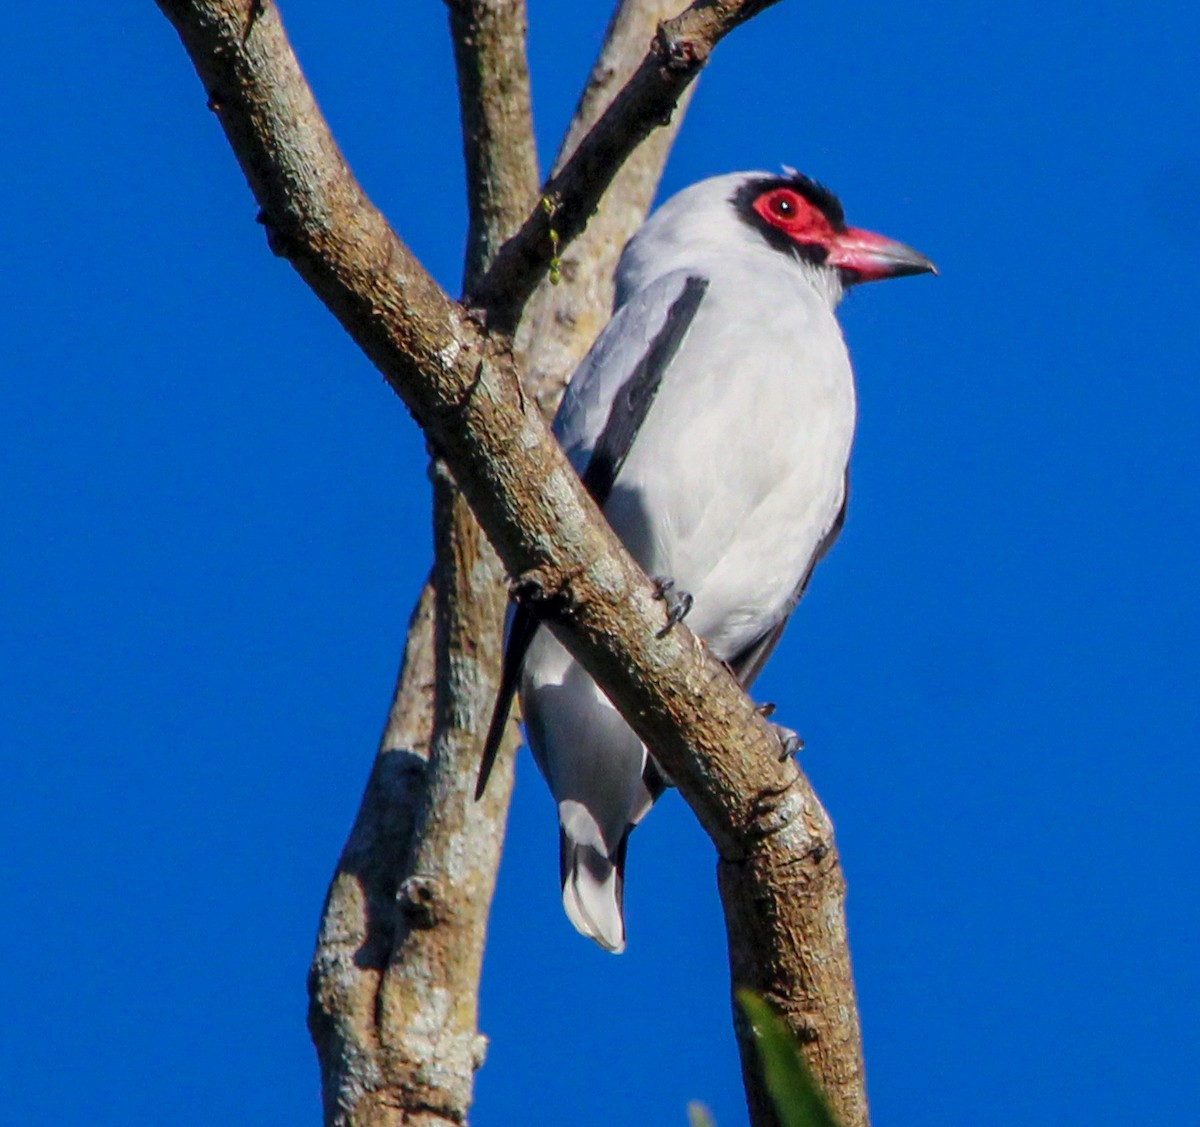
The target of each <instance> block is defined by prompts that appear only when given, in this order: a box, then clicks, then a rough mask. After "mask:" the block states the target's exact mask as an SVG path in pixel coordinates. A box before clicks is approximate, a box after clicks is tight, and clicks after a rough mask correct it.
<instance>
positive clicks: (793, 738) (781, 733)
mask: <svg viewBox="0 0 1200 1127" xmlns="http://www.w3.org/2000/svg"><path fill="white" fill-rule="evenodd" d="M771 727H772V728H774V729H775V736H776V738H777V739H778V740H779V747H780V755H779V762H780V763H782V762H783V761H784V760H785V759H790V758H791V757H792V756H793V755H796V754H798V753H799V752H801V751H803V750H804V741H803V740H802V739H801V738H800V735H799V733H798V732H793V731H792V729H791V728H785V727H784V726H783V725H782V724H772V725H771Z"/></svg>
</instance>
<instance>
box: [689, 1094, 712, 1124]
mask: <svg viewBox="0 0 1200 1127" xmlns="http://www.w3.org/2000/svg"><path fill="white" fill-rule="evenodd" d="M688 1123H689V1124H690V1125H691V1127H717V1125H716V1123H714V1122H713V1117H712V1112H711V1111H709V1110H708V1108H706V1107H705V1106H704V1105H703V1104H702V1103H700V1101H699V1100H692V1102H691V1103H690V1104H688Z"/></svg>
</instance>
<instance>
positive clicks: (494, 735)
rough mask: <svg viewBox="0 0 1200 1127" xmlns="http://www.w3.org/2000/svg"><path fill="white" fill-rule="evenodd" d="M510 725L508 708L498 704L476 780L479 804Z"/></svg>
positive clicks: (489, 728)
mask: <svg viewBox="0 0 1200 1127" xmlns="http://www.w3.org/2000/svg"><path fill="white" fill-rule="evenodd" d="M507 723H508V708H507V707H502V706H501V704H500V702H497V704H496V711H495V712H494V713H493V715H492V722H491V724H490V725H489V727H488V734H487V739H486V740H485V741H484V743H483V756H482V757H481V759H480V761H479V774H478V776H476V779H475V801H476V802H478V801H479V800H480V799H481V798H482V797H483V795H484V792H485V791H486V790H487V785H488V780H489V779H490V778H491V777H492V768H493V767H494V766H495V765H496V755H497V753H498V752H499V751H500V744H501V742H502V741H503V739H504V727H505V725H506V724H507Z"/></svg>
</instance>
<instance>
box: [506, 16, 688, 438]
mask: <svg viewBox="0 0 1200 1127" xmlns="http://www.w3.org/2000/svg"><path fill="white" fill-rule="evenodd" d="M683 8H684V3H683V0H626V2H625V3H623V4H621V5H620V6H619V7H618V8H617V10H616V12H615V13H614V15H613V18H612V22H611V23H610V24H609V27H608V33H607V35H606V36H605V41H604V46H603V47H602V48H601V50H600V55H599V57H598V58H597V59H596V65H595V66H594V67H593V68H592V74H591V77H590V78H589V79H588V83H587V85H586V87H584V91H583V96H582V97H581V98H580V100H579V105H578V107H577V108H576V110H575V116H574V118H573V120H572V121H571V125H570V128H569V129H568V130H567V135H566V137H565V138H564V140H563V143H562V147H561V149H560V150H559V153H558V158H557V160H556V161H555V162H554V170H553V175H558V174H559V173H560V172H561V171H562V168H563V165H564V164H566V162H567V159H568V158H569V157H570V156H571V154H572V153H574V152H575V149H576V148H577V147H578V145H579V143H580V141H582V140H583V138H584V137H586V136H587V134H588V133H589V132H590V131H591V129H592V128H593V126H595V124H596V122H597V121H599V120H600V116H601V114H603V113H604V111H605V110H606V109H607V108H608V106H609V105H610V104H611V102H612V100H613V98H614V97H615V96H616V94H617V93H618V92H619V91H620V90H622V89H623V88H624V86H625V84H626V83H627V82H628V81H629V79H630V78H632V76H633V74H634V71H636V69H637V67H638V65H639V64H640V63H641V61H642V59H643V57H644V55H645V51H646V45H647V44H648V43H649V42H650V40H651V37H652V36H653V34H654V31H655V29H656V28H657V27H658V25H659V23H661V22H662V21H663V20H668V19H671V18H672V17H674V16H677V15H678V14H679V13H680V12H681V11H682V10H683ZM690 99H691V89H688V90H686V91H685V92H684V94H683V96H682V97H681V98H680V101H679V107H678V109H677V111H676V112H675V113H674V114H673V115H672V117H671V121H670V122H669V123H668V124H666V125H663V126H662V127H661V128H659V129H657V130H655V131H654V132H653V133H651V134H650V135H649V136H648V137H647V138H646V139H645V140H644V141H643V142H642V143H641V144H640V145H638V147H637V148H636V149H635V150H634V151H633V153H632V154H631V155H630V157H629V158H628V159H627V160H626V161H625V163H624V164H623V165H622V166H621V169H620V171H619V172H618V173H617V174H616V176H614V177H613V181H612V184H611V185H610V187H609V189H608V191H607V192H606V193H605V194H604V196H603V197H602V198H601V200H600V206H599V207H598V208H597V210H596V213H595V215H593V216H592V218H591V221H590V222H589V223H588V225H587V227H586V228H585V229H584V231H583V232H582V233H581V234H580V235H579V237H578V238H576V239H575V240H573V241H572V242H570V243H568V244H567V245H566V246H565V247H564V249H563V252H562V263H561V267H560V274H561V280H560V282H559V284H557V285H552V284H551V283H550V280H549V279H548V278H543V279H542V280H541V282H540V283H539V284H538V287H537V289H536V290H535V291H534V293H533V296H532V297H531V298H530V299H529V304H528V305H527V306H526V307H525V314H524V316H523V317H522V319H521V324H520V326H519V328H518V330H517V336H516V347H517V356H518V358H519V359H520V361H521V364H522V367H523V368H524V371H525V377H524V378H525V389H526V391H527V392H529V393H531V394H532V395H533V396H534V397H535V398H536V399H537V401H538V403H539V405H540V406H541V408H542V411H543V413H544V414H545V415H546V417H547V418H549V417H551V416H552V415H553V414H554V411H555V409H556V408H557V407H558V401H559V399H560V398H561V397H562V393H563V390H564V389H565V388H566V386H567V380H568V379H569V378H570V376H571V373H572V372H573V371H574V370H575V368H576V366H577V365H578V363H579V361H580V360H582V359H583V356H584V353H585V352H587V350H588V348H589V347H590V346H591V343H592V341H594V340H595V339H596V337H597V336H598V335H599V333H600V330H601V329H602V328H604V326H605V325H606V324H607V323H608V316H609V312H610V311H611V309H612V301H613V271H614V270H615V269H616V264H617V259H618V258H619V257H620V255H621V251H622V250H623V249H624V247H625V244H626V243H627V242H628V241H629V239H630V238H631V237H632V235H633V233H634V231H636V230H637V229H638V227H640V226H641V223H642V220H643V219H644V218H645V217H646V212H647V211H648V210H649V208H650V204H651V203H652V202H653V200H654V193H655V192H656V191H657V190H658V182H659V180H660V179H661V177H662V170H663V165H665V164H666V161H667V155H668V153H669V152H670V151H671V146H672V145H673V144H674V142H675V135H676V134H677V133H678V132H679V125H680V123H681V122H682V120H683V115H684V112H685V111H686V109H687V104H688V102H689V100H690Z"/></svg>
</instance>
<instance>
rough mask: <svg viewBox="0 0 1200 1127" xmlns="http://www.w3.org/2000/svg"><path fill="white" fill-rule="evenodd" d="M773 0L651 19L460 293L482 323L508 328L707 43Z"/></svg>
mask: <svg viewBox="0 0 1200 1127" xmlns="http://www.w3.org/2000/svg"><path fill="white" fill-rule="evenodd" d="M775 2H776V0H696V2H695V3H694V4H692V6H691V7H690V8H688V9H687V10H686V11H685V12H683V13H681V14H680V15H678V16H676V17H675V18H674V19H672V20H668V21H666V22H665V23H663V24H660V25H659V28H658V32H657V34H656V35H655V37H654V39H653V41H652V43H651V45H650V51H649V53H648V54H647V55H646V57H645V59H643V61H642V64H641V66H639V67H638V69H637V71H636V73H635V74H634V76H633V78H632V79H631V80H630V81H629V83H628V84H627V85H626V86H625V87H624V88H623V89H622V90H621V93H620V94H618V95H617V97H616V98H615V99H613V101H612V103H611V104H610V105H609V107H608V108H607V109H606V110H605V112H604V114H603V116H602V117H601V118H600V120H599V121H598V122H597V123H596V125H595V126H594V127H593V128H592V130H591V131H590V132H589V133H588V135H587V136H586V137H585V138H584V139H583V140H582V141H581V142H580V144H579V146H578V147H577V148H576V149H575V151H574V152H573V153H572V155H571V157H570V159H569V160H568V161H567V163H566V164H565V165H564V166H563V168H562V169H561V170H560V171H558V172H557V173H555V175H554V176H553V177H552V178H551V179H550V182H549V183H548V184H547V185H546V186H545V188H544V189H543V191H542V197H543V199H544V200H546V201H547V202H548V205H549V206H544V207H543V206H539V207H537V208H535V209H534V210H533V211H532V212H531V213H530V215H529V218H528V219H526V221H525V223H524V225H523V226H522V227H521V230H520V231H519V232H518V233H517V235H516V236H515V237H514V238H512V239H510V240H509V242H508V243H506V244H505V245H504V246H503V247H502V248H501V250H500V253H499V254H498V255H497V256H496V261H495V263H494V264H493V266H492V268H491V269H490V270H489V271H488V273H487V276H486V277H485V278H484V279H483V280H482V281H481V282H480V284H479V286H478V288H477V289H475V290H473V291H471V292H469V293H468V301H469V302H470V303H471V304H473V305H476V306H479V307H482V308H485V309H487V310H488V313H489V324H492V325H495V326H496V327H497V328H499V329H502V330H504V331H511V330H512V328H513V326H514V325H515V323H516V320H517V318H518V317H519V316H520V312H521V310H522V309H524V307H525V303H526V301H528V300H529V295H530V294H531V293H532V292H533V288H534V286H536V285H537V284H538V282H539V281H540V280H541V278H542V276H543V275H544V274H545V273H546V272H547V271H548V270H549V268H550V263H551V259H552V258H553V256H554V254H555V240H552V238H551V231H553V232H554V234H555V235H556V236H557V242H558V244H559V245H561V244H563V243H566V242H569V241H570V240H571V239H573V238H574V237H575V236H576V235H577V234H579V232H580V231H582V230H583V228H584V226H585V225H586V224H587V222H588V219H589V218H590V217H591V215H592V212H594V211H595V210H596V205H597V204H598V203H599V201H600V197H601V196H602V195H603V194H604V192H605V190H606V189H607V188H608V185H609V183H610V182H611V181H612V178H613V176H614V175H615V174H616V172H617V170H618V169H619V168H620V167H621V164H622V162H623V161H624V159H625V157H626V156H627V155H628V154H629V153H630V152H632V151H633V149H634V148H635V147H636V146H637V145H638V144H639V142H641V141H642V140H643V139H644V138H645V137H647V136H648V135H649V134H650V133H651V132H652V131H653V130H654V129H656V128H658V127H660V126H662V125H665V124H667V123H668V122H669V121H670V119H671V115H672V113H673V112H674V110H675V106H676V104H677V103H678V101H679V99H680V98H681V97H682V95H683V93H684V91H685V90H686V89H687V88H688V87H689V86H690V85H691V83H692V82H693V80H694V79H695V78H696V76H697V75H698V74H699V73H700V71H701V70H702V69H703V67H704V65H705V63H707V62H708V59H709V56H710V55H711V54H712V52H713V48H714V47H716V45H717V44H718V43H719V42H720V41H721V40H722V39H723V38H724V37H725V36H726V35H728V34H729V32H731V31H732V30H733V29H734V28H735V27H737V26H739V25H740V24H743V23H745V22H746V21H747V20H748V19H750V18H751V17H753V16H755V15H757V14H758V13H759V12H761V11H763V10H764V9H766V8H768V7H770V6H771V5H772V4H773V3H775Z"/></svg>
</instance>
